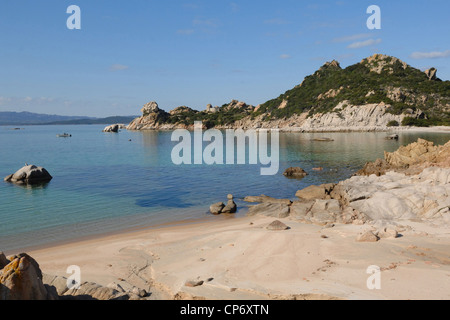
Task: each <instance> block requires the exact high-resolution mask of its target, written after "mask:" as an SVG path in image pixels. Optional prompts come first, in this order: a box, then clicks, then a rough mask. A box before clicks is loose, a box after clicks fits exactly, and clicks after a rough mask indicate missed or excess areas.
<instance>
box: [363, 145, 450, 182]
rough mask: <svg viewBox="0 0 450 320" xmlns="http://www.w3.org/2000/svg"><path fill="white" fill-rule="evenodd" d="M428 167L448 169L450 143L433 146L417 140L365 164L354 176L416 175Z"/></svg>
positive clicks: (449, 163) (449, 164) (449, 165)
mask: <svg viewBox="0 0 450 320" xmlns="http://www.w3.org/2000/svg"><path fill="white" fill-rule="evenodd" d="M429 166H436V167H450V142H448V143H447V144H445V145H443V146H435V145H434V143H433V142H430V141H426V140H423V139H419V140H418V141H417V142H414V143H412V144H409V145H407V146H404V147H400V148H399V149H398V150H397V151H395V152H391V153H390V152H385V155H384V159H377V160H376V161H374V162H369V163H367V164H366V165H365V166H364V168H363V169H361V170H360V171H358V172H357V173H356V174H357V175H372V174H375V175H377V176H380V175H384V174H385V173H386V172H388V171H399V172H404V173H406V174H418V173H420V172H421V171H422V170H423V169H424V168H426V167H429Z"/></svg>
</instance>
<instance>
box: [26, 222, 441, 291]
mask: <svg viewBox="0 0 450 320" xmlns="http://www.w3.org/2000/svg"><path fill="white" fill-rule="evenodd" d="M273 220H274V219H273V218H268V217H244V218H235V219H220V221H217V222H207V223H198V224H193V225H187V226H176V227H165V228H161V229H156V230H149V231H137V232H132V233H124V234H117V235H112V236H108V237H104V238H98V239H91V240H86V241H82V242H76V243H71V244H66V245H62V246H56V247H52V248H46V249H42V250H36V251H33V252H29V254H30V255H31V256H32V257H34V258H35V259H36V260H37V261H39V264H40V266H41V269H42V271H43V273H45V274H52V275H60V276H66V277H67V276H68V274H66V269H67V267H68V266H70V265H78V266H79V267H80V268H81V272H82V274H81V275H82V281H90V282H96V283H99V284H101V285H103V286H107V285H109V284H111V283H113V282H115V283H119V284H121V286H122V287H124V288H125V287H127V286H137V287H139V288H143V289H146V290H148V292H151V293H152V295H151V296H150V298H151V299H220V300H223V299H232V300H246V299H258V300H260V299H449V298H450V289H449V288H450V258H449V253H448V248H449V246H450V233H449V232H448V229H446V228H438V227H430V226H428V225H425V224H423V223H414V222H408V223H407V224H404V225H403V227H404V230H405V232H402V234H401V235H402V236H401V237H400V238H397V239H382V240H381V241H379V242H377V243H360V242H356V241H355V238H356V237H357V235H358V234H359V233H360V232H361V231H363V230H367V229H368V228H369V229H370V227H369V226H367V225H362V226H358V225H336V226H335V227H333V228H329V227H320V226H316V225H311V224H303V223H299V222H296V221H293V220H290V219H282V221H283V222H284V223H286V224H287V225H288V226H289V227H290V229H289V230H286V231H269V230H267V229H266V226H267V225H268V224H270V223H271V222H272V221H273ZM408 225H409V226H410V228H408V227H407V226H408ZM371 265H375V266H379V267H380V268H381V271H382V272H381V289H380V290H369V289H368V287H367V280H368V278H369V277H370V274H368V273H367V272H366V271H367V268H368V267H369V266H371ZM191 280H202V281H204V284H203V285H201V286H198V287H187V286H185V284H186V282H187V281H191Z"/></svg>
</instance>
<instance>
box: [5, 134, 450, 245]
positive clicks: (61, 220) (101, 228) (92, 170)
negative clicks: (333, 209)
mask: <svg viewBox="0 0 450 320" xmlns="http://www.w3.org/2000/svg"><path fill="white" fill-rule="evenodd" d="M103 127H104V126H30V127H24V128H23V130H17V131H16V130H11V128H9V127H0V145H1V150H2V152H1V156H0V177H1V178H3V177H5V176H7V175H8V174H11V173H14V172H15V171H16V170H18V169H20V168H21V167H22V166H23V165H24V164H25V163H28V164H35V165H38V166H43V167H45V168H46V169H47V170H48V171H49V172H50V174H51V175H52V176H53V180H52V181H51V182H50V183H48V184H46V185H45V186H40V187H23V186H17V185H13V184H9V183H4V182H3V181H1V182H0V251H1V250H3V251H14V250H18V249H21V248H26V247H29V246H36V245H45V244H48V243H53V242H58V241H65V240H70V239H75V238H79V237H83V236H89V235H97V234H103V233H106V232H111V231H118V230H123V229H128V228H134V227H141V226H149V225H157V224H162V223H167V222H174V221H179V220H191V219H198V218H208V219H218V217H213V216H210V215H208V213H207V212H208V208H209V206H210V204H211V203H215V202H219V201H226V196H227V194H229V193H232V194H233V195H234V196H235V197H236V198H238V199H237V201H236V202H237V204H238V206H239V207H240V208H241V210H240V212H238V215H242V214H243V213H244V212H245V205H246V203H244V202H242V200H241V199H242V198H244V197H245V196H248V195H260V194H266V195H269V196H273V197H282V198H292V199H293V198H294V197H295V193H296V191H297V190H299V189H302V188H304V187H306V186H308V185H311V184H322V183H329V182H337V181H339V180H342V179H347V178H349V177H350V176H351V175H352V174H353V173H354V172H355V171H356V170H358V169H360V168H361V167H362V166H363V165H364V164H365V163H366V162H367V161H373V160H375V159H376V158H379V157H383V153H384V150H387V151H394V150H396V149H397V148H398V147H399V146H400V145H406V144H408V143H410V142H413V141H416V140H417V139H418V138H419V137H421V138H425V139H428V140H431V141H434V142H436V143H439V144H443V143H445V142H447V141H448V140H449V139H450V133H445V134H444V133H433V134H429V133H402V134H401V135H400V141H388V140H385V139H384V138H385V137H386V133H334V134H305V133H282V134H280V162H281V164H280V171H279V173H278V175H276V176H261V175H260V165H214V166H208V165H200V166H198V165H197V166H186V165H182V166H176V165H174V164H172V161H171V152H172V148H173V147H174V146H175V145H176V144H177V143H175V142H171V132H129V131H126V130H124V131H122V132H120V133H119V134H111V133H103V132H101V131H102V129H103ZM63 132H67V133H70V134H72V137H71V138H57V137H56V135H57V134H59V133H63ZM320 137H330V138H333V139H335V141H334V142H314V141H311V139H313V138H320ZM129 140H131V141H129ZM291 166H300V167H302V168H303V169H305V170H306V171H307V172H310V175H309V176H307V177H306V178H305V179H303V180H292V179H287V178H285V177H284V176H283V175H282V173H283V171H284V169H286V168H288V167H291ZM314 167H323V168H324V171H321V172H313V171H312V170H311V169H312V168H314Z"/></svg>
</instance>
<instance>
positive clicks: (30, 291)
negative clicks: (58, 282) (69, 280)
mask: <svg viewBox="0 0 450 320" xmlns="http://www.w3.org/2000/svg"><path fill="white" fill-rule="evenodd" d="M56 298H57V297H54V296H52V295H51V294H50V293H49V292H48V291H47V288H46V287H45V285H44V283H43V282H42V272H41V269H40V268H39V264H38V263H37V262H36V260H34V259H33V258H31V257H30V256H29V255H27V254H25V253H22V254H19V255H17V256H13V257H11V258H10V263H9V264H8V265H6V266H5V267H4V268H3V269H2V270H1V273H0V300H53V299H56Z"/></svg>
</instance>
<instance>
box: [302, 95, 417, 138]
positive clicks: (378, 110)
mask: <svg viewBox="0 0 450 320" xmlns="http://www.w3.org/2000/svg"><path fill="white" fill-rule="evenodd" d="M390 108H391V106H390V105H388V104H385V103H375V104H366V105H359V106H355V105H351V104H350V102H348V101H343V102H341V103H339V104H338V105H337V106H336V107H335V108H334V110H333V111H332V112H329V113H325V114H323V113H317V114H315V115H313V116H312V117H310V118H308V119H306V120H305V121H304V122H303V123H302V124H301V125H300V129H301V130H303V131H319V132H320V131H323V132H334V131H343V130H347V131H381V130H387V128H388V124H389V122H391V121H397V122H398V123H402V121H403V119H404V118H405V117H413V118H420V117H422V114H423V113H422V111H420V110H417V111H415V112H414V114H400V115H394V114H392V113H389V112H388V110H389V109H390Z"/></svg>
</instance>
